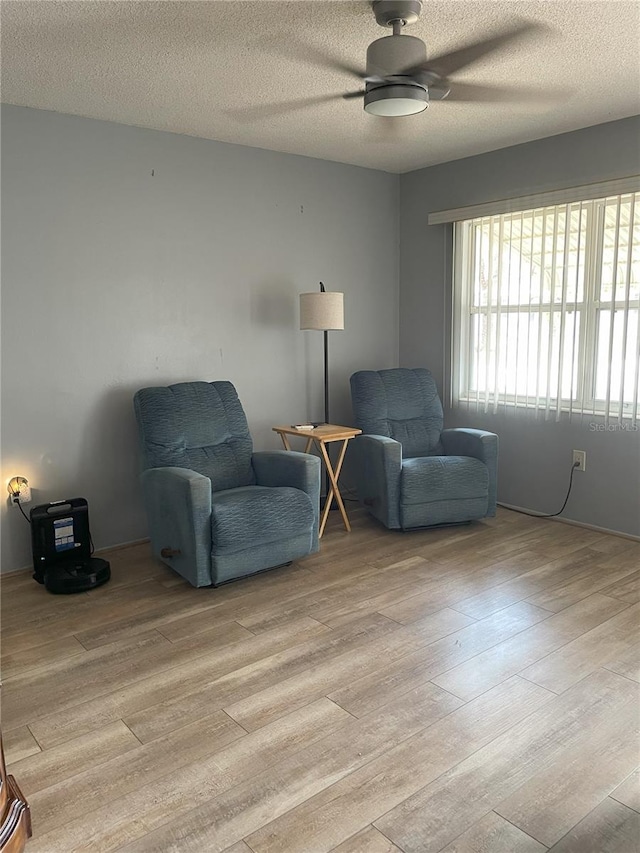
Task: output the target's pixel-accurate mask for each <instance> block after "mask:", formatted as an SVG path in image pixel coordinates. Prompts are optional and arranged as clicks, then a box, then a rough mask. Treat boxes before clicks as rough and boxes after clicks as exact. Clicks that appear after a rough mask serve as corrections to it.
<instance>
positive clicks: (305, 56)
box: [269, 39, 367, 80]
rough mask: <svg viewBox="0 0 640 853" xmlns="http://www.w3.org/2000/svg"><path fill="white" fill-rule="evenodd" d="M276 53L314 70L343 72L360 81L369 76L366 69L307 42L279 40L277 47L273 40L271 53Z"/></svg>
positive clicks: (270, 48) (270, 45) (270, 43)
mask: <svg viewBox="0 0 640 853" xmlns="http://www.w3.org/2000/svg"><path fill="white" fill-rule="evenodd" d="M274 48H275V51H276V52H278V53H280V54H282V55H283V56H287V57H288V58H289V59H295V60H296V61H297V62H303V63H304V64H305V65H312V66H313V67H314V68H318V67H320V68H328V69H329V70H330V71H342V72H344V73H345V74H349V75H350V76H351V77H357V78H358V80H364V78H365V77H366V76H367V71H366V68H362V67H361V66H359V65H356V64H355V63H352V62H347V61H345V60H344V59H341V58H340V57H338V56H336V55H335V54H333V53H332V52H330V51H329V50H324V49H320V48H318V47H316V46H315V45H313V44H308V43H307V42H301V41H298V40H296V41H295V42H293V41H292V40H291V39H286V40H284V39H279V40H278V41H277V42H276V43H275V45H274V43H273V40H271V41H270V42H269V51H270V52H274Z"/></svg>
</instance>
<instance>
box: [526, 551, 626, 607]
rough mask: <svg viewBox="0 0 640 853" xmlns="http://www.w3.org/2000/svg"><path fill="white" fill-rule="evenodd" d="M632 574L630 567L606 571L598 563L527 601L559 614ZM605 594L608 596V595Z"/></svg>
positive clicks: (530, 597)
mask: <svg viewBox="0 0 640 853" xmlns="http://www.w3.org/2000/svg"><path fill="white" fill-rule="evenodd" d="M632 573H633V569H631V568H629V567H625V568H621V569H609V570H606V569H603V567H602V565H601V564H599V563H598V562H596V563H595V565H593V566H591V567H589V568H587V569H586V570H585V571H583V572H581V573H580V574H579V575H577V576H574V577H573V578H571V579H569V580H566V581H564V582H563V583H560V584H556V585H555V586H553V587H551V588H547V589H544V590H542V592H538V593H536V594H535V595H532V596H529V598H527V601H530V602H531V604H537V605H538V607H544V608H546V609H547V610H553V611H554V613H558V612H559V611H560V610H564V608H565V607H569V606H570V605H571V604H575V603H576V602H577V601H580V600H581V599H583V598H586V597H587V596H588V595H592V594H593V593H594V592H601V591H602V590H603V589H605V588H611V585H612V584H615V583H616V582H617V581H621V582H624V581H625V579H628V578H629V576H630V575H631V574H632ZM603 594H605V595H606V594H607V593H603ZM628 603H632V602H628Z"/></svg>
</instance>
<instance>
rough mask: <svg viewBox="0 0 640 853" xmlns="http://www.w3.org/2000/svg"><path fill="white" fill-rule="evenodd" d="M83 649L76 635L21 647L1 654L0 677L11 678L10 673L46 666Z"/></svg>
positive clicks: (76, 653)
mask: <svg viewBox="0 0 640 853" xmlns="http://www.w3.org/2000/svg"><path fill="white" fill-rule="evenodd" d="M84 651H86V649H85V647H84V646H83V645H82V643H80V642H79V641H78V639H77V638H76V637H73V636H69V637H60V638H59V639H57V640H52V641H51V642H50V643H45V644H44V645H42V646H35V647H31V648H28V649H23V650H22V651H18V652H14V653H13V654H3V655H2V678H3V679H7V678H11V676H12V675H17V674H19V673H20V674H22V673H25V672H28V671H29V670H31V669H37V668H38V667H46V666H48V664H50V663H54V662H56V661H59V660H63V659H64V658H68V657H71V656H72V655H78V654H82V652H84Z"/></svg>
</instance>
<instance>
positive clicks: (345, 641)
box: [124, 614, 417, 742]
mask: <svg viewBox="0 0 640 853" xmlns="http://www.w3.org/2000/svg"><path fill="white" fill-rule="evenodd" d="M409 644H410V645H412V646H415V645H416V644H417V641H416V640H415V638H414V637H413V636H406V637H405V636H402V634H401V631H400V630H399V628H398V626H397V625H396V624H395V623H393V622H391V621H390V620H389V619H386V618H385V617H384V616H380V615H379V614H374V615H372V616H368V617H365V618H364V619H362V620H360V621H359V622H354V623H352V624H350V625H347V626H346V627H345V628H343V629H341V630H339V631H332V632H329V633H326V634H322V635H320V636H319V637H318V638H317V639H313V640H309V641H308V642H306V643H300V644H299V645H297V646H294V647H292V648H287V649H285V650H284V651H281V652H278V653H277V654H274V655H271V656H264V657H261V658H260V659H259V660H257V661H256V662H254V663H250V664H249V665H247V666H244V667H241V668H237V669H234V670H233V671H232V672H228V673H226V674H225V675H222V676H221V677H220V678H218V679H214V680H213V679H212V680H208V681H205V682H204V684H203V686H200V687H199V688H197V689H194V690H193V691H192V692H190V693H187V694H186V695H185V694H184V692H181V693H180V694H179V695H177V696H175V697H174V698H168V699H166V700H165V701H162V702H159V703H157V704H154V705H152V706H147V707H145V708H144V709H142V710H140V711H138V712H136V713H132V714H127V715H125V717H124V720H125V722H126V723H127V725H128V726H129V727H130V728H131V730H132V731H133V732H134V733H135V734H136V736H137V737H138V738H140V740H142V741H145V742H146V741H149V740H153V739H154V738H156V737H159V736H160V735H161V734H166V733H167V732H169V731H172V730H173V729H175V728H177V727H178V726H181V725H184V723H185V722H186V721H189V720H195V719H199V718H200V717H203V716H205V715H207V714H209V713H211V711H212V710H213V709H215V708H226V707H227V706H229V705H232V704H233V703H235V702H238V701H241V700H242V699H246V698H247V697H248V696H251V695H252V694H254V693H259V692H260V691H262V690H265V689H267V688H270V687H272V686H273V685H275V684H278V683H280V682H284V681H286V680H287V678H291V677H295V676H296V675H299V674H301V673H306V672H307V671H309V670H311V671H313V670H315V669H316V668H317V667H319V666H329V667H330V666H331V665H332V663H333V661H334V659H335V658H341V657H343V656H347V655H352V656H353V657H354V658H355V659H356V660H357V661H359V662H366V661H367V660H368V659H369V656H370V655H371V653H372V649H376V648H378V646H380V647H381V648H384V649H387V650H388V651H389V653H390V654H391V652H392V650H393V649H400V650H401V649H404V648H406V647H407V645H409ZM314 698H316V697H314ZM309 701H311V700H309ZM301 704H303V705H304V704H307V702H304V701H303V702H302V703H300V704H298V705H296V707H300V705H301ZM288 710H289V712H291V711H292V710H294V704H293V701H292V702H291V703H289V707H288ZM276 716H277V714H274V715H272V717H271V719H275V717H276ZM265 722H266V721H265Z"/></svg>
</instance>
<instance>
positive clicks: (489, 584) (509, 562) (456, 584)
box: [381, 551, 549, 624]
mask: <svg viewBox="0 0 640 853" xmlns="http://www.w3.org/2000/svg"><path fill="white" fill-rule="evenodd" d="M485 562H487V563H488V564H487V565H486V566H484V567H483V568H476V569H475V570H474V571H469V566H468V564H467V563H463V564H457V563H456V564H453V565H448V566H445V567H441V568H440V569H439V571H438V572H437V573H436V575H435V576H434V577H433V578H432V580H431V584H430V585H429V586H426V587H425V590H424V592H418V594H416V595H414V596H412V597H411V598H407V599H406V600H404V601H400V602H398V603H397V604H395V605H392V606H389V607H386V608H384V609H382V610H381V612H382V613H384V615H385V616H389V617H390V618H391V619H395V620H396V621H397V622H401V623H402V624H409V623H411V622H413V621H414V620H416V619H419V618H420V617H421V616H422V615H424V613H429V612H431V610H437V609H439V608H441V607H445V606H454V607H456V609H458V610H460V612H462V610H461V608H460V607H459V606H458V605H459V604H460V603H461V602H464V601H467V600H472V599H475V597H476V596H478V595H485V596H486V600H485V599H483V606H482V607H481V608H477V610H478V612H477V613H476V614H473V613H468V614H467V615H469V616H471V617H472V618H474V619H482V618H484V617H485V616H490V615H491V614H492V613H495V612H496V611H498V610H501V609H502V608H504V607H508V606H509V605H511V604H515V603H516V602H518V601H520V600H521V599H523V598H525V597H526V593H523V592H522V591H517V592H516V593H513V592H511V593H510V594H509V595H506V596H505V595H504V594H503V593H502V590H503V587H504V586H505V584H507V583H515V581H516V579H517V578H519V577H523V578H527V577H528V574H529V572H531V571H532V570H533V569H534V568H536V567H540V566H542V565H546V564H548V562H549V561H548V558H547V557H546V556H543V555H541V554H538V553H537V552H532V551H524V552H523V553H521V554H519V555H514V556H510V557H508V558H505V559H502V560H500V561H498V562H495V561H492V560H489V561H485ZM522 583H523V582H521V584H520V587H521V586H522ZM531 588H532V586H531V583H530V582H528V581H527V582H526V583H525V590H529V589H531ZM536 588H537V585H536Z"/></svg>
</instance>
